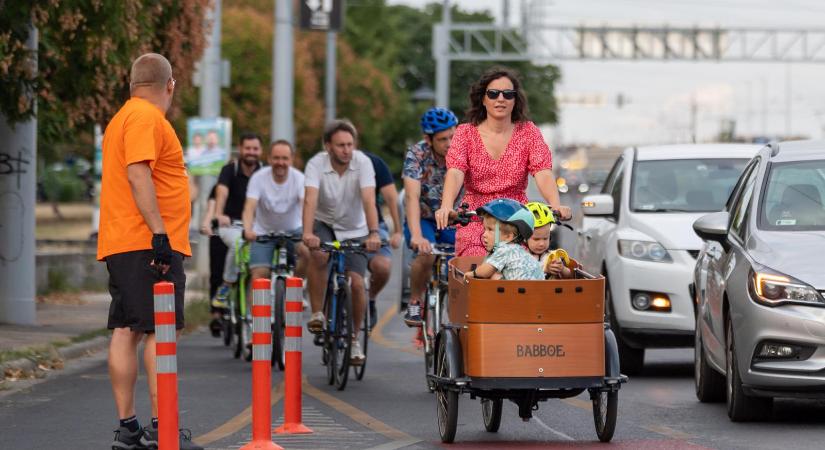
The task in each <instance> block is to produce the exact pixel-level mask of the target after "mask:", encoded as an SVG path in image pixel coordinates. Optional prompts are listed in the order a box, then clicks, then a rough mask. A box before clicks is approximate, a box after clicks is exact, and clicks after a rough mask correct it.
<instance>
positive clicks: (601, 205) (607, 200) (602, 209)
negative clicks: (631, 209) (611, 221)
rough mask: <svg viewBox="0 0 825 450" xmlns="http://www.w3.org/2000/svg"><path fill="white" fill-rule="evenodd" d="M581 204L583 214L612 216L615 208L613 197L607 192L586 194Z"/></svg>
mask: <svg viewBox="0 0 825 450" xmlns="http://www.w3.org/2000/svg"><path fill="white" fill-rule="evenodd" d="M581 206H582V213H583V214H584V215H585V216H612V215H613V214H614V213H615V210H616V207H615V205H614V204H613V197H612V196H610V195H607V194H596V195H588V196H586V197H584V198H583V199H582V203H581Z"/></svg>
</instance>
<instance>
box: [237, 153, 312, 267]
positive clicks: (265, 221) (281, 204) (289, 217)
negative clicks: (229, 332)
mask: <svg viewBox="0 0 825 450" xmlns="http://www.w3.org/2000/svg"><path fill="white" fill-rule="evenodd" d="M294 154H295V149H294V148H293V147H292V144H290V143H289V141H286V140H279V141H275V142H273V143H272V146H271V147H270V149H269V158H268V162H269V167H264V168H263V169H260V170H258V171H257V172H255V174H254V175H252V177H251V178H250V179H249V185H248V186H247V187H246V202H245V203H244V208H243V224H244V231H243V234H244V238H245V239H246V240H247V241H251V242H252V245H251V246H250V249H249V268H250V271H251V275H252V279H253V280H254V279H255V278H269V275H270V268H271V267H272V255H273V253H274V252H275V242H274V241H267V242H258V241H256V240H255V239H256V238H257V237H258V236H262V235H265V234H269V233H289V234H293V235H295V237H298V238H300V237H302V236H303V230H302V229H301V217H302V215H301V212H302V210H303V205H304V174H303V173H301V171H300V170H298V169H296V168H294V167H292V158H293V156H294ZM295 252H296V253H297V255H298V257H299V258H298V262H297V266H296V267H295V276H297V277H301V278H303V277H304V274H305V272H306V264H307V260H308V259H309V250H308V249H307V248H306V246H304V245H303V244H300V243H299V244H298V245H296V246H295Z"/></svg>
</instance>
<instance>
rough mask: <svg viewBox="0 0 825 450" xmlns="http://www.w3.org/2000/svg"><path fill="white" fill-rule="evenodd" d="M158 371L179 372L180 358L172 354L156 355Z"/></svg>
mask: <svg viewBox="0 0 825 450" xmlns="http://www.w3.org/2000/svg"><path fill="white" fill-rule="evenodd" d="M155 358H156V359H155V361H157V366H158V368H157V372H158V373H178V358H177V357H176V356H172V355H163V356H156V357H155Z"/></svg>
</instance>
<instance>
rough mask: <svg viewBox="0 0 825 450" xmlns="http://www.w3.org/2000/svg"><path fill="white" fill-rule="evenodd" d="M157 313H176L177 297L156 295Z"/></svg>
mask: <svg viewBox="0 0 825 450" xmlns="http://www.w3.org/2000/svg"><path fill="white" fill-rule="evenodd" d="M155 312H175V296H174V295H172V294H160V295H156V296H155Z"/></svg>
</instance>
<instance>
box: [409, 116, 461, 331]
mask: <svg viewBox="0 0 825 450" xmlns="http://www.w3.org/2000/svg"><path fill="white" fill-rule="evenodd" d="M456 125H458V119H457V118H456V116H455V114H453V112H452V111H450V110H449V109H445V108H430V109H429V110H427V112H425V113H424V115H423V116H422V117H421V131H422V133H423V134H424V139H423V140H421V141H420V142H418V143H417V144H414V145H412V146H410V148H409V149H407V154H406V157H405V158H404V170H403V173H402V178H403V179H404V208H405V212H406V216H407V220H406V223H405V224H404V237H405V238H406V240H407V245H408V246H409V247H410V248H411V249H413V250H414V251H416V252H418V256H416V258H415V259H414V260H413V263H412V266H411V267H410V302H409V305H408V306H407V313H406V314H405V315H404V322H406V324H407V325H408V326H411V327H418V326H421V299H422V297H423V296H424V291H425V289H426V286H427V280H429V278H430V272H431V270H432V266H433V262H434V261H435V257H434V256H433V255H432V254H431V253H432V245H431V244H433V243H438V244H454V243H455V230H454V229H444V230H440V231H436V226H435V217H434V216H433V212H435V211H436V210H437V209H438V208H439V207H440V206H441V192H442V190H443V188H444V175H445V174H446V173H447V162H446V156H447V150H449V148H450V142H451V141H452V139H453V134H455V127H456ZM461 198H462V194H461V193H459V195H458V196H457V197H456V202H455V205H456V206H458V205H459V204H460V203H461Z"/></svg>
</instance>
